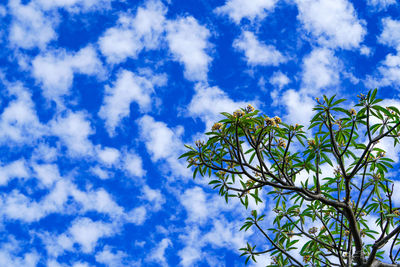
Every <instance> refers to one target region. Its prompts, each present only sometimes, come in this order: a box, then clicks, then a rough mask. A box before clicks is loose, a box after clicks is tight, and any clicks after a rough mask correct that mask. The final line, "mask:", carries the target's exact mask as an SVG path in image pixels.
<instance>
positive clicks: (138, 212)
mask: <svg viewBox="0 0 400 267" xmlns="http://www.w3.org/2000/svg"><path fill="white" fill-rule="evenodd" d="M127 219H128V221H129V222H131V223H133V224H136V225H142V224H143V223H144V222H145V221H146V219H147V211H146V208H145V207H144V206H140V207H136V208H134V209H133V210H131V211H130V212H129V214H128V217H127Z"/></svg>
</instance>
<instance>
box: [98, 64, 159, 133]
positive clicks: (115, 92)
mask: <svg viewBox="0 0 400 267" xmlns="http://www.w3.org/2000/svg"><path fill="white" fill-rule="evenodd" d="M165 82H166V80H165V76H163V75H149V74H148V73H143V74H142V75H140V74H138V75H136V74H134V73H132V72H130V71H127V70H122V71H120V72H119V73H118V75H117V80H116V81H115V82H114V84H113V86H112V87H110V86H106V90H105V97H104V103H103V105H102V106H101V108H100V111H99V116H100V117H101V118H103V119H105V120H106V126H107V130H108V132H109V134H110V135H114V134H115V128H116V127H117V126H118V125H119V124H120V122H121V120H122V119H123V118H125V117H127V116H128V115H129V112H130V105H131V103H132V102H135V103H137V104H138V105H139V108H140V111H141V112H146V111H148V110H150V108H151V104H152V98H151V96H152V94H153V93H154V87H155V86H162V85H164V84H165Z"/></svg>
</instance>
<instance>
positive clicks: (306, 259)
mask: <svg viewBox="0 0 400 267" xmlns="http://www.w3.org/2000/svg"><path fill="white" fill-rule="evenodd" d="M310 260H311V255H304V256H303V261H304V262H305V263H307V262H309V261H310Z"/></svg>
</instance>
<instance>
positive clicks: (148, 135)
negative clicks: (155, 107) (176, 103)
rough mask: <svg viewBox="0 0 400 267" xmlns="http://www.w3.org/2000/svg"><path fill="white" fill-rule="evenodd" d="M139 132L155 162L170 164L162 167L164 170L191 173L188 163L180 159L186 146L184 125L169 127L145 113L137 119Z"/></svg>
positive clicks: (186, 174) (175, 172) (184, 173)
mask: <svg viewBox="0 0 400 267" xmlns="http://www.w3.org/2000/svg"><path fill="white" fill-rule="evenodd" d="M137 123H138V125H139V133H140V136H141V138H142V139H143V141H144V143H145V145H146V149H147V152H148V153H149V154H150V155H151V160H152V161H154V162H157V161H163V162H166V163H167V164H168V166H165V168H161V170H163V171H164V172H167V173H169V172H172V173H173V174H175V175H178V176H182V175H184V176H188V175H190V172H189V170H188V169H187V168H186V163H185V162H183V161H181V160H178V157H179V155H180V153H182V151H183V149H184V146H183V143H182V140H181V138H180V137H181V134H182V133H183V128H182V127H177V128H175V129H171V128H169V127H168V126H167V125H166V124H165V123H164V122H161V121H156V120H154V118H153V117H151V116H148V115H145V116H143V117H142V118H140V119H139V120H138V121H137Z"/></svg>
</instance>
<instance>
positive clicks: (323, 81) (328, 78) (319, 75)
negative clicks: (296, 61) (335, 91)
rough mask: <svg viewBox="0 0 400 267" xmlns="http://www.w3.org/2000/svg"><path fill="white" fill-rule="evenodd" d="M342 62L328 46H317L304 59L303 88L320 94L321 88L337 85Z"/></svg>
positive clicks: (313, 93) (315, 94) (314, 93)
mask: <svg viewBox="0 0 400 267" xmlns="http://www.w3.org/2000/svg"><path fill="white" fill-rule="evenodd" d="M340 70H341V64H340V62H339V59H338V58H336V57H335V55H334V53H333V52H332V51H331V50H329V49H326V48H315V49H314V50H313V51H312V52H311V53H310V54H309V55H308V56H306V57H304V59H303V73H302V89H303V91H306V92H307V93H309V94H312V95H313V96H317V95H318V96H319V94H320V93H321V89H323V90H326V89H328V88H332V87H333V86H337V85H338V84H339V82H340V80H339V77H340V76H339V71H340Z"/></svg>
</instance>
